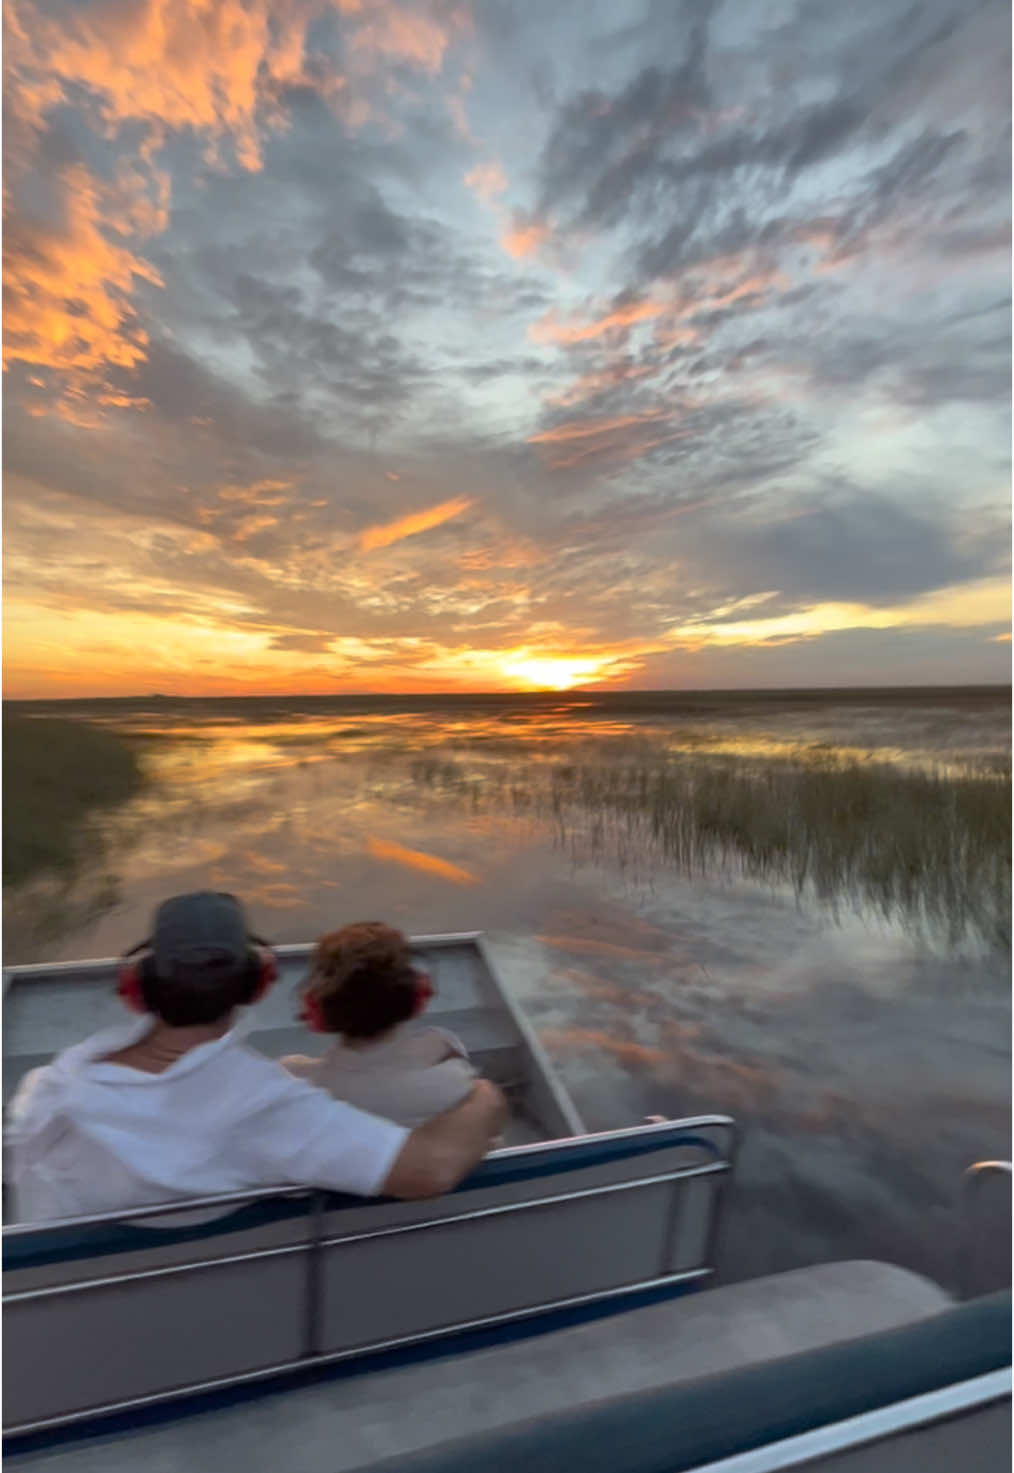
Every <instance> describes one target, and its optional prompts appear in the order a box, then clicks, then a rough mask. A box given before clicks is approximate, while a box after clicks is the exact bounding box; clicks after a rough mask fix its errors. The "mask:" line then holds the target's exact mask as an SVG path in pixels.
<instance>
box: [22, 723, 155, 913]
mask: <svg viewBox="0 0 1014 1473" xmlns="http://www.w3.org/2000/svg"><path fill="white" fill-rule="evenodd" d="M144 781H145V778H144V772H143V769H142V766H141V763H140V760H139V754H138V748H137V744H136V743H133V742H131V741H130V740H129V739H127V738H124V737H122V736H119V735H117V734H115V733H113V732H110V731H106V730H105V729H103V728H101V727H97V726H92V725H90V724H89V723H87V722H85V721H77V720H73V719H71V718H67V717H54V716H26V715H22V714H21V713H20V712H14V711H11V710H9V709H8V708H7V707H6V706H5V709H4V712H3V883H4V887H5V889H8V888H16V887H18V886H20V885H23V884H25V883H26V882H27V881H29V880H33V879H35V878H37V877H39V876H41V875H44V874H55V875H57V876H58V877H60V878H63V879H65V880H70V879H72V878H73V877H74V875H75V874H76V873H77V871H78V870H79V868H80V867H81V866H82V864H83V863H84V862H85V861H93V860H94V858H95V857H96V851H99V850H100V849H101V843H100V839H99V835H98V832H97V825H96V820H97V819H98V818H99V817H100V815H101V814H102V813H103V812H105V811H107V810H108V809H110V808H115V807H117V806H118V805H119V804H121V803H125V802H126V801H127V800H128V799H129V798H132V797H133V796H134V795H135V794H136V793H138V792H139V791H140V790H141V788H142V787H143V785H144ZM93 846H94V847H93Z"/></svg>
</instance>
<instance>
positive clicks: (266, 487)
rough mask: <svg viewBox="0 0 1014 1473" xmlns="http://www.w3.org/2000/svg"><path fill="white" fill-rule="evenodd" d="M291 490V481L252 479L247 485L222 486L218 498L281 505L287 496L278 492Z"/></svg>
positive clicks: (253, 503) (254, 504) (261, 504)
mask: <svg viewBox="0 0 1014 1473" xmlns="http://www.w3.org/2000/svg"><path fill="white" fill-rule="evenodd" d="M291 490H292V482H291V481H254V482H253V483H252V484H251V485H249V486H222V487H221V488H220V489H219V492H218V499H219V501H241V502H244V503H246V504H248V505H250V506H282V505H283V504H284V503H285V501H286V500H287V499H288V498H287V497H286V496H284V495H281V494H280V493H282V492H285V491H291ZM321 504H322V505H326V503H321Z"/></svg>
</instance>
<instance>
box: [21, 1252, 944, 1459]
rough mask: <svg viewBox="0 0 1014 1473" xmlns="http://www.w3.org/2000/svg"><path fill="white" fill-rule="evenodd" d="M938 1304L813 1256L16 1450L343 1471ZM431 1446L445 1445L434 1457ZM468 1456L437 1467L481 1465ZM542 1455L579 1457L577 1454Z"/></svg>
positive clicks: (913, 1289)
mask: <svg viewBox="0 0 1014 1473" xmlns="http://www.w3.org/2000/svg"><path fill="white" fill-rule="evenodd" d="M950 1303H951V1301H950V1300H949V1298H948V1296H947V1295H946V1294H945V1293H944V1292H943V1291H942V1290H941V1289H938V1288H937V1287H936V1286H935V1285H934V1284H931V1283H929V1282H928V1281H927V1280H925V1279H922V1278H920V1277H919V1276H917V1275H915V1274H912V1273H909V1272H907V1271H906V1270H904V1269H900V1268H895V1267H892V1266H890V1265H886V1264H879V1263H869V1262H853V1263H837V1264H823V1265H820V1266H818V1267H816V1268H808V1269H800V1270H796V1271H794V1272H792V1273H786V1274H779V1275H776V1276H773V1277H771V1278H768V1279H760V1280H754V1281H751V1282H748V1283H742V1284H735V1285H730V1286H727V1287H724V1288H721V1289H714V1290H710V1291H707V1292H705V1293H699V1294H692V1295H689V1296H686V1297H683V1298H679V1299H675V1300H670V1301H668V1302H665V1303H659V1304H653V1305H650V1306H648V1307H644V1308H639V1309H633V1310H630V1311H628V1312H625V1313H619V1314H615V1315H612V1316H610V1317H608V1318H604V1319H601V1320H598V1321H595V1322H593V1323H590V1324H583V1325H577V1326H572V1327H570V1328H567V1329H559V1330H555V1331H550V1332H549V1333H546V1334H544V1335H540V1336H538V1337H536V1338H531V1339H527V1340H523V1341H516V1342H514V1343H508V1344H500V1345H494V1346H491V1347H489V1348H487V1349H483V1350H476V1351H472V1352H469V1353H467V1354H464V1355H456V1356H454V1357H453V1358H441V1359H434V1360H431V1361H427V1362H423V1363H421V1364H414V1365H404V1366H396V1367H391V1368H387V1369H381V1370H372V1371H369V1372H368V1373H366V1374H363V1375H356V1376H354V1377H350V1378H346V1379H343V1380H333V1381H328V1382H325V1383H322V1384H318V1385H313V1386H308V1387H303V1388H300V1389H297V1390H293V1391H288V1392H285V1393H280V1394H278V1395H273V1396H270V1397H263V1398H260V1399H258V1400H257V1401H252V1402H248V1403H246V1404H243V1405H239V1406H229V1407H224V1408H221V1409H218V1410H215V1411H210V1412H208V1413H206V1414H204V1415H201V1416H197V1417H192V1418H185V1419H181V1420H178V1421H175V1422H172V1423H170V1424H168V1425H165V1426H160V1427H149V1428H138V1429H135V1430H133V1431H131V1432H129V1433H127V1434H124V1435H119V1434H118V1435H114V1436H106V1435H99V1436H98V1437H97V1438H94V1439H92V1440H90V1441H89V1442H87V1443H82V1444H81V1445H79V1446H77V1447H75V1448H71V1447H68V1448H65V1449H59V1448H53V1449H50V1450H49V1451H48V1452H45V1453H40V1454H32V1455H31V1462H32V1463H33V1464H35V1463H38V1466H39V1467H40V1468H42V1469H50V1468H51V1469H53V1470H58V1469H63V1468H64V1467H66V1468H68V1469H70V1470H73V1473H100V1470H101V1473H121V1470H122V1473H126V1470H127V1469H128V1468H131V1469H132V1468H135V1467H143V1468H144V1469H145V1470H146V1473H169V1470H172V1469H180V1470H183V1469H195V1470H202V1469H205V1468H206V1469H208V1470H209V1473H211V1470H213V1469H214V1470H217V1469H218V1468H220V1467H223V1466H225V1467H228V1466H236V1467H244V1468H246V1469H249V1470H258V1469H265V1470H267V1469H275V1468H285V1469H286V1470H289V1473H347V1470H351V1469H360V1468H364V1469H365V1468H366V1467H369V1466H371V1464H372V1462H373V1461H374V1460H378V1459H385V1458H391V1459H393V1460H394V1461H393V1462H392V1464H391V1467H392V1468H394V1467H397V1466H400V1462H401V1461H402V1460H407V1457H408V1455H409V1454H410V1453H413V1452H414V1451H419V1450H422V1449H425V1448H427V1447H432V1446H433V1445H434V1444H437V1443H438V1442H440V1441H441V1440H442V1439H444V1438H447V1437H448V1436H449V1435H452V1434H453V1435H454V1436H456V1437H460V1438H473V1437H476V1436H479V1435H480V1434H481V1435H482V1436H489V1437H492V1438H493V1439H494V1442H495V1437H496V1436H499V1435H501V1433H502V1434H503V1435H504V1436H508V1435H509V1433H508V1431H507V1429H509V1428H510V1427H511V1426H512V1425H513V1424H515V1423H517V1422H518V1421H519V1420H521V1419H524V1418H530V1417H533V1416H535V1417H541V1418H549V1419H552V1418H554V1417H557V1416H564V1417H567V1416H570V1415H572V1414H575V1411H576V1409H579V1408H588V1407H591V1406H594V1405H596V1404H598V1403H600V1402H602V1401H603V1399H608V1398H616V1397H622V1396H624V1395H626V1396H633V1397H640V1396H646V1395H649V1393H653V1392H656V1393H660V1392H662V1391H668V1390H670V1389H671V1388H673V1387H676V1386H681V1385H684V1384H689V1383H691V1382H694V1383H696V1382H697V1381H698V1379H699V1378H700V1377H702V1376H708V1375H710V1376H712V1377H714V1378H716V1379H719V1378H721V1379H724V1378H726V1377H728V1376H730V1375H734V1374H738V1373H739V1372H741V1371H742V1370H743V1369H744V1368H745V1367H750V1366H760V1365H765V1364H768V1363H771V1362H774V1361H780V1360H782V1359H783V1358H784V1357H786V1356H791V1355H799V1353H800V1352H810V1351H816V1350H818V1349H820V1348H822V1347H825V1346H827V1345H829V1344H833V1343H835V1342H838V1341H843V1340H854V1339H855V1337H857V1336H864V1335H869V1334H873V1333H876V1332H882V1331H886V1330H891V1329H894V1328H895V1327H898V1326H904V1325H910V1324H913V1323H914V1322H916V1321H919V1322H924V1321H929V1320H930V1319H932V1318H933V1317H934V1316H937V1315H939V1314H940V1313H941V1311H945V1310H947V1309H948V1308H949V1306H950ZM496 1429H500V1430H499V1431H497V1430H496ZM445 1454H446V1455H447V1456H451V1451H450V1450H445V1452H442V1453H440V1454H439V1456H444V1455H445ZM420 1455H421V1453H420ZM433 1456H434V1457H436V1456H438V1454H437V1453H433ZM484 1458H485V1454H483V1457H481V1458H479V1459H478V1460H477V1461H475V1462H473V1463H471V1464H470V1463H468V1461H467V1460H465V1461H463V1462H460V1463H452V1464H449V1465H448V1467H449V1468H450V1467H453V1468H454V1469H455V1470H457V1469H458V1468H459V1467H460V1468H462V1469H464V1468H466V1467H472V1468H483V1469H484V1473H485V1469H486V1466H487V1464H486V1462H485V1461H484ZM19 1461H20V1460H19ZM438 1466H440V1465H439V1464H438V1463H435V1464H434V1467H435V1468H436V1467H438ZM489 1466H494V1465H492V1464H490V1465H489ZM496 1466H501V1465H500V1464H497V1465H496ZM502 1466H507V1465H506V1464H503V1465H502ZM512 1466H513V1467H518V1468H520V1467H524V1466H525V1465H524V1463H523V1462H519V1463H517V1464H514V1465H512ZM541 1466H544V1467H548V1466H551V1465H550V1464H545V1463H544V1464H542V1465H541ZM553 1466H559V1467H560V1468H568V1469H569V1468H571V1467H573V1468H575V1469H581V1470H582V1473H583V1470H584V1465H583V1464H582V1463H581V1462H580V1461H575V1462H570V1461H569V1460H568V1461H565V1462H562V1463H560V1464H558V1465H553ZM595 1466H599V1465H595ZM525 1473H530V1470H528V1469H527V1468H526V1469H525Z"/></svg>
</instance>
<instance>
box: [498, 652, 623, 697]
mask: <svg viewBox="0 0 1014 1473" xmlns="http://www.w3.org/2000/svg"><path fill="white" fill-rule="evenodd" d="M609 663H610V662H609V661H608V660H601V659H595V658H594V657H592V658H588V657H584V658H582V657H579V656H566V655H544V656H535V657H534V658H529V656H528V655H527V654H524V653H522V654H521V655H520V656H519V657H518V658H517V659H514V660H506V661H504V664H503V673H504V674H505V675H506V676H507V677H508V678H509V679H511V680H516V681H519V682H520V683H521V684H522V686H524V687H527V688H534V689H537V690H570V689H571V688H572V687H573V686H575V685H581V684H582V683H583V682H584V681H588V680H601V679H602V677H603V674H604V673H605V667H606V666H607V665H608V664H609Z"/></svg>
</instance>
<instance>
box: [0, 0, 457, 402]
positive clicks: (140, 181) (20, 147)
mask: <svg viewBox="0 0 1014 1473" xmlns="http://www.w3.org/2000/svg"><path fill="white" fill-rule="evenodd" d="M335 8H337V10H338V11H339V13H340V14H342V15H343V16H344V17H345V18H346V22H347V27H346V29H347V38H346V42H347V44H346V56H347V58H348V62H349V65H348V68H347V73H346V74H345V75H339V74H338V73H337V72H336V71H332V72H331V73H322V72H321V70H320V66H319V58H316V57H315V67H314V70H313V73H312V75H311V74H310V73H308V72H307V69H306V64H305V55H306V44H307V37H308V33H309V30H310V27H311V26H312V25H313V23H314V21H315V20H316V19H317V18H318V17H319V16H322V15H325V14H328V13H329V12H332V11H333V10H334V9H335ZM4 19H5V45H4V80H5V106H6V108H7V110H8V111H9V113H10V116H11V119H12V124H11V144H10V147H9V148H8V149H7V150H6V166H7V171H6V194H7V199H6V204H7V213H8V217H9V223H8V227H7V238H6V241H5V288H6V292H7V302H6V307H7V323H6V326H7V332H6V340H5V344H4V355H5V357H4V362H5V365H8V364H9V363H11V362H12V361H15V360H20V361H22V362H25V363H27V364H30V365H33V366H36V367H49V368H52V369H54V370H56V371H57V372H58V373H59V374H60V375H61V383H60V384H59V385H55V386H54V388H55V389H57V390H58V391H59V390H61V389H62V393H63V396H62V398H61V400H60V401H59V404H58V407H59V410H60V412H61V413H63V414H64V415H65V416H66V417H68V418H73V419H75V421H76V422H78V423H97V422H98V419H99V415H98V414H97V413H96V412H95V410H94V409H93V410H92V411H91V414H90V418H89V417H88V416H87V414H86V411H85V410H84V409H83V408H82V407H81V406H80V401H81V400H84V399H86V398H87V397H88V396H89V395H91V402H92V404H93V405H95V406H99V405H103V404H104V405H105V406H107V407H109V406H113V405H116V406H119V407H125V406H129V405H132V404H135V403H139V402H140V401H135V400H133V399H132V398H131V397H130V396H129V395H124V394H123V393H122V392H119V393H117V392H115V391H113V390H112V389H111V388H110V386H109V384H108V382H107V378H108V372H109V370H110V369H116V368H119V369H127V370H129V369H132V368H134V367H136V366H137V365H138V364H139V363H140V362H142V361H143V360H144V358H145V356H146V351H147V338H146V335H145V333H144V332H143V330H142V329H141V327H140V326H139V324H138V323H137V321H136V318H135V314H134V312H133V310H132V308H131V305H130V300H131V297H132V296H133V293H134V291H135V289H136V286H137V281H138V280H139V279H143V280H147V281H149V282H151V283H153V284H159V285H160V284H161V282H160V279H159V277H158V274H157V272H156V271H155V270H154V268H153V267H152V266H151V265H150V264H149V263H148V262H146V261H144V260H143V259H142V258H141V257H140V256H138V255H136V254H135V253H134V252H133V251H131V250H130V249H128V248H127V247H126V246H124V245H120V244H115V243H113V241H111V240H110V236H111V235H116V236H120V237H121V238H127V237H137V236H153V235H157V234H159V233H161V232H162V231H164V229H165V228H166V225H167V223H168V218H169V204H170V182H169V176H168V174H167V173H165V172H164V171H161V170H159V169H158V168H156V167H155V165H154V162H153V159H154V156H155V154H156V153H157V152H158V150H159V149H160V148H161V147H162V145H163V143H164V142H165V140H166V138H167V136H168V135H169V134H170V133H173V132H175V133H180V132H186V131H191V132H193V133H195V134H197V135H199V136H200V137H201V138H202V140H203V141H204V143H205V149H206V156H207V157H208V159H209V160H210V161H211V162H212V163H213V164H214V165H216V166H219V167H221V166H222V164H223V153H224V151H225V149H226V147H228V149H229V151H230V154H231V157H232V158H234V159H235V161H236V163H237V164H238V165H239V167H240V168H242V169H246V170H258V169H260V167H261V163H262V138H263V135H264V134H265V132H266V131H267V130H269V129H272V128H278V127H282V126H284V124H285V117H284V114H283V112H282V110H281V107H280V104H279V96H280V94H281V91H282V89H283V88H284V87H285V86H287V85H292V84H296V83H298V84H299V85H301V86H304V87H311V88H313V89H314V90H315V91H316V92H318V93H319V94H321V95H322V96H323V97H325V99H326V100H327V101H328V102H329V103H331V104H332V105H334V106H335V107H336V108H338V110H339V111H340V112H341V113H342V115H343V116H344V118H345V120H346V122H349V123H352V124H355V123H356V122H363V121H365V119H366V117H367V116H369V115H370V106H369V103H368V101H367V100H366V99H365V98H364V97H362V96H361V95H359V93H358V92H357V91H356V89H355V86H354V84H355V83H357V82H360V81H363V80H364V79H365V81H367V82H369V83H370V84H371V85H375V86H377V87H379V86H380V85H382V84H383V85H387V83H388V81H389V79H388V78H387V77H386V71H387V69H389V66H390V63H391V62H392V61H396V62H400V63H403V64H405V65H406V66H409V67H414V68H416V69H418V70H421V71H423V72H424V73H427V74H428V75H431V76H432V75H435V74H436V73H437V72H438V71H440V69H441V67H442V65H443V62H444V58H445V53H446V50H447V47H448V45H449V44H450V41H451V39H452V38H453V37H454V35H456V34H459V33H463V32H464V30H465V29H466V27H467V25H468V17H467V14H466V12H465V11H464V9H463V8H460V7H459V8H453V7H452V8H451V9H450V10H449V11H447V10H446V9H445V11H444V12H443V13H442V15H441V16H440V18H439V19H438V18H434V17H433V16H431V15H429V14H421V13H417V12H416V11H414V10H412V9H410V8H407V7H403V6H401V5H397V4H394V3H390V4H386V3H381V0H283V3H279V0H130V3H129V4H127V5H108V4H95V5H89V6H76V7H71V9H70V10H66V11H65V10H61V11H60V12H59V14H50V13H47V11H46V10H45V9H43V7H42V6H41V5H39V4H36V3H35V0H8V4H7V5H6V7H5V12H4ZM69 101H73V102H74V103H75V105H78V106H80V107H82V108H88V107H90V108H91V109H92V111H93V113H94V114H96V115H97V119H98V123H99V126H100V128H101V129H102V131H103V132H104V133H105V134H106V135H107V136H108V137H115V136H116V134H117V132H118V130H119V129H120V128H121V127H122V126H123V125H125V124H128V123H130V124H135V125H136V124H140V125H142V127H143V128H144V130H145V133H144V135H143V136H142V138H141V140H140V143H137V142H136V141H134V142H133V143H132V149H133V152H134V154H135V159H134V161H133V162H130V163H126V164H123V165H122V166H121V168H120V170H119V173H118V175H117V177H116V179H115V181H113V182H111V183H107V184H104V185H100V184H99V183H97V182H96V181H95V180H94V179H93V178H91V177H90V175H89V174H88V172H87V171H86V170H85V168H84V167H83V166H81V165H75V166H73V167H71V168H68V169H66V170H65V171H64V173H63V175H62V176H54V175H53V173H52V171H51V170H48V171H47V170H46V168H45V165H44V161H43V159H42V157H41V139H42V135H43V133H44V131H45V127H46V122H47V116H48V114H49V113H50V112H51V111H52V110H53V109H54V108H56V107H58V106H59V105H61V104H64V103H67V102H69ZM6 142H7V140H6V139H5V144H6ZM33 169H34V170H35V172H36V173H37V174H39V173H42V174H43V175H46V174H47V173H48V174H49V178H50V181H51V183H52V180H53V179H54V177H55V178H56V180H57V182H58V184H59V186H60V195H61V199H60V202H59V204H60V211H61V218H60V219H59V222H58V224H57V225H56V227H55V228H54V227H53V226H52V225H49V224H43V223H42V212H39V214H38V215H37V216H36V217H34V218H33V217H32V216H31V215H30V214H29V213H28V212H25V214H24V215H21V214H19V213H18V210H17V208H16V205H17V203H18V196H17V191H16V189H15V185H16V183H17V180H18V179H20V178H21V177H23V176H25V175H27V174H28V173H29V172H30V171H32V170H33ZM12 202H13V203H12ZM96 390H98V391H99V393H98V394H96ZM101 395H104V397H100V396H101ZM76 401H77V402H76ZM32 412H36V413H40V414H41V413H45V412H46V411H45V405H43V404H41V403H40V404H36V405H33V406H32Z"/></svg>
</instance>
